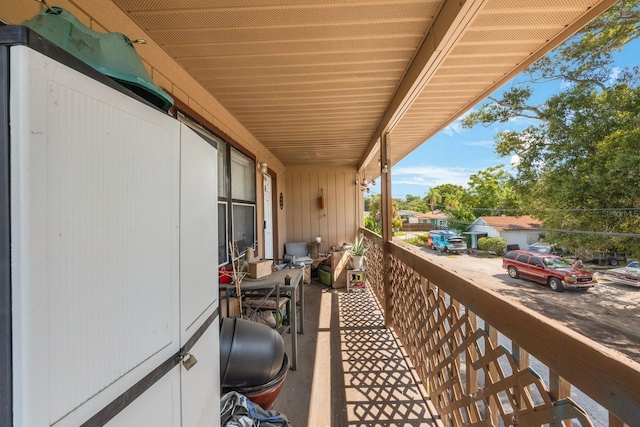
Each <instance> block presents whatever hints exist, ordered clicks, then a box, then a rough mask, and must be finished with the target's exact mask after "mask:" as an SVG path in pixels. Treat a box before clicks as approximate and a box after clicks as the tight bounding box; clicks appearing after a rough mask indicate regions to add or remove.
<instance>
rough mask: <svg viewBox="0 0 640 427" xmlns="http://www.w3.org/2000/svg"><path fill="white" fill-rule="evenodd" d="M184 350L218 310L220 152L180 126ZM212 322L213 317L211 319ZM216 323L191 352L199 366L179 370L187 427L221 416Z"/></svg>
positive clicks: (182, 367)
mask: <svg viewBox="0 0 640 427" xmlns="http://www.w3.org/2000/svg"><path fill="white" fill-rule="evenodd" d="M180 161H181V165H180V166H181V167H180V170H181V173H180V346H181V347H183V346H184V345H185V344H186V343H187V341H188V340H190V339H191V338H192V337H193V336H194V334H196V332H198V329H199V328H200V327H201V326H203V324H205V322H207V320H208V319H209V318H210V317H211V316H212V315H213V313H215V309H216V308H217V307H218V269H217V264H218V261H217V259H218V228H217V227H218V216H217V215H218V170H217V167H218V152H217V150H216V149H215V148H214V147H213V146H211V145H210V144H209V143H208V142H207V141H205V140H204V139H203V138H201V137H200V136H199V135H197V134H196V133H195V132H194V131H192V130H191V129H189V128H188V127H186V126H185V125H181V151H180ZM209 320H210V319H209ZM217 322H218V320H217V319H215V320H214V321H213V324H211V325H210V326H209V327H208V328H207V329H206V332H205V333H204V334H203V335H202V336H201V337H200V338H199V339H198V341H197V342H196V343H195V345H194V346H193V347H192V348H191V349H190V350H189V353H190V354H191V355H192V356H193V357H195V359H194V360H197V361H198V362H197V363H196V364H195V365H193V367H191V368H190V369H189V370H187V369H186V368H185V366H184V365H183V366H181V368H180V369H181V377H180V382H181V386H180V388H181V402H182V405H181V406H182V425H183V426H190V427H191V426H193V427H202V426H213V425H215V421H216V420H218V419H219V418H220V415H219V414H220V408H219V402H220V395H219V388H220V380H219V376H220V362H219V350H218V328H217V324H218V323H217Z"/></svg>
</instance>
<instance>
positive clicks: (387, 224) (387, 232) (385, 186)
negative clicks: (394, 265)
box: [380, 134, 393, 328]
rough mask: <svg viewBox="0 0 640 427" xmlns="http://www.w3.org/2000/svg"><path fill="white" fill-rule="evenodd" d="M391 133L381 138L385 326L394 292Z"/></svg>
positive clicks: (388, 322)
mask: <svg viewBox="0 0 640 427" xmlns="http://www.w3.org/2000/svg"><path fill="white" fill-rule="evenodd" d="M389 145H390V141H389V134H384V135H382V138H381V144H380V148H381V150H380V151H381V161H380V181H381V191H382V195H381V196H380V212H381V213H382V243H383V244H382V278H383V281H384V326H385V327H387V328H390V327H391V326H392V325H393V319H392V309H393V307H392V301H393V297H392V292H391V257H390V255H389V249H388V248H389V243H390V242H391V240H392V239H393V231H392V229H391V224H392V221H393V208H392V205H391V203H392V200H391V173H389V170H388V168H387V172H386V173H384V172H383V170H384V165H387V164H388V162H389Z"/></svg>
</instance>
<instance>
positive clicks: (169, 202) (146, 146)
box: [11, 47, 215, 427]
mask: <svg viewBox="0 0 640 427" xmlns="http://www.w3.org/2000/svg"><path fill="white" fill-rule="evenodd" d="M11 75H12V76H20V78H19V79H12V82H11V116H12V117H13V118H14V120H12V123H11V133H12V141H11V217H12V223H11V233H12V299H13V301H12V305H13V364H14V365H13V367H14V372H13V373H14V396H15V399H14V419H15V423H16V425H20V426H32V427H40V426H49V425H52V424H54V423H55V425H56V426H57V427H58V426H59V427H64V426H72V425H73V426H77V425H79V424H81V423H82V422H83V421H85V420H86V419H88V418H89V417H90V416H92V415H94V414H95V413H96V412H97V411H98V410H100V409H102V408H103V407H105V406H106V405H107V404H109V403H110V402H111V401H113V400H114V399H115V398H116V397H117V396H119V395H120V394H122V393H123V392H124V391H126V390H127V389H129V388H130V387H131V386H133V385H134V384H135V383H136V382H137V381H139V380H140V379H142V378H143V377H144V376H145V375H146V374H147V373H149V372H150V371H151V370H152V369H154V368H155V367H156V366H158V365H160V364H161V363H162V362H164V361H165V360H167V359H168V358H169V357H171V355H173V354H174V353H175V352H177V351H178V350H179V348H180V346H179V335H180V331H179V323H178V320H179V288H178V285H179V234H178V232H179V230H178V227H179V188H180V187H179V185H180V181H179V178H180V177H179V172H180V170H179V168H180V162H179V155H180V133H179V132H180V131H179V124H178V123H177V122H176V121H175V120H173V119H172V118H171V117H169V116H167V115H166V114H163V113H160V112H158V111H157V110H155V109H152V108H150V107H148V106H145V105H143V104H141V103H140V102H137V101H135V100H133V99H131V98H129V97H127V96H126V95H124V94H121V93H119V92H117V91H115V90H113V89H111V88H109V87H107V86H104V85H102V84H101V83H98V82H96V81H94V80H93V79H91V78H89V77H87V76H84V75H82V74H80V73H78V72H76V71H74V70H72V69H70V68H68V67H66V66H64V65H61V64H60V63H57V62H55V61H53V60H51V59H50V58H47V57H45V56H43V55H41V54H39V53H37V52H35V51H33V50H30V49H28V48H26V47H16V48H12V49H11ZM214 260H215V258H214ZM214 264H215V262H214ZM174 403H175V402H172V401H167V402H165V403H164V404H166V405H168V406H172V405H173V404H174ZM175 409H176V410H178V408H175Z"/></svg>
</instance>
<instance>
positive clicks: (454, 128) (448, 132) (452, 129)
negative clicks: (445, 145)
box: [442, 108, 476, 136]
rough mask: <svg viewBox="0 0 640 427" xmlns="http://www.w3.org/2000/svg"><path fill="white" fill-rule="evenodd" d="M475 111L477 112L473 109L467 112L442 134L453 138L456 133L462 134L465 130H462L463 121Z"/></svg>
mask: <svg viewBox="0 0 640 427" xmlns="http://www.w3.org/2000/svg"><path fill="white" fill-rule="evenodd" d="M474 111H476V110H475V109H473V108H472V109H471V110H469V111H467V112H465V113H464V114H463V115H462V116H460V117H458V118H457V119H455V120H454V121H453V122H451V124H450V125H449V126H447V127H446V128H444V129H442V133H444V134H445V135H448V136H453V135H454V134H456V133H462V131H463V129H462V125H461V123H460V122H461V121H462V119H464V118H465V117H466V116H468V115H469V114H471V113H472V112H474Z"/></svg>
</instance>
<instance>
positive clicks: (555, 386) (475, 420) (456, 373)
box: [276, 229, 640, 427]
mask: <svg viewBox="0 0 640 427" xmlns="http://www.w3.org/2000/svg"><path fill="white" fill-rule="evenodd" d="M361 232H362V233H363V234H364V235H365V237H366V239H367V241H368V243H369V245H370V250H369V252H368V257H367V261H366V268H367V279H368V289H367V290H364V291H359V292H352V293H346V292H344V290H332V289H330V288H327V287H323V285H320V284H312V285H311V286H310V288H308V290H307V296H308V297H307V310H308V311H307V312H308V313H309V314H308V315H307V319H306V321H307V325H305V330H306V332H305V335H304V336H302V338H301V341H302V344H301V348H300V350H299V351H300V353H299V354H300V360H301V362H300V363H299V365H298V371H295V372H294V371H292V372H290V374H289V377H288V379H287V382H286V383H285V388H286V390H283V392H282V393H281V395H280V397H279V398H278V401H276V409H277V410H279V411H282V412H283V413H285V414H287V416H288V417H289V418H290V420H291V421H292V422H293V424H294V425H309V426H311V425H332V426H335V425H379V426H387V425H445V426H461V425H491V426H500V425H522V426H525V425H526V426H533V425H536V426H537V425H564V426H571V425H580V426H591V425H608V426H611V427H614V426H616V427H619V426H625V425H628V426H634V425H640V365H639V364H637V363H635V362H632V361H629V360H628V359H625V358H623V357H621V356H619V355H618V354H616V353H615V352H613V351H609V350H607V349H605V348H603V347H601V346H600V345H598V344H596V343H595V342H593V341H591V340H590V339H588V338H587V337H584V336H581V335H579V334H577V333H575V332H573V331H571V330H569V329H568V328H565V327H563V326H561V325H559V324H557V323H556V322H554V321H550V320H548V319H546V318H544V317H542V316H540V315H538V314H536V313H535V312H533V311H531V310H529V309H527V308H525V307H522V306H516V305H512V304H513V303H512V302H508V301H505V300H503V299H502V298H501V297H499V296H497V295H496V294H494V293H492V292H491V291H487V290H485V289H483V288H481V287H479V286H478V285H476V284H474V283H473V282H472V281H469V280H467V279H464V278H461V277H459V276H457V275H456V274H455V273H454V272H451V271H446V270H443V269H442V268H441V267H439V266H436V265H434V264H432V263H430V262H428V261H427V260H426V259H424V257H421V255H420V251H419V250H416V249H415V248H413V247H411V246H409V245H407V244H405V243H403V242H399V241H398V242H396V241H394V242H390V243H388V244H387V245H386V248H387V251H386V254H385V251H384V250H383V245H382V239H381V237H380V236H377V235H375V234H373V233H371V232H369V231H368V230H364V229H362V230H361ZM387 263H388V264H387ZM385 265H388V267H387V268H386V269H385V268H384V267H385ZM385 270H386V271H388V273H387V274H384V271H385ZM385 283H387V284H385ZM386 301H389V302H388V303H385V302H386ZM385 313H386V317H385ZM385 324H386V325H387V326H388V328H387V327H385ZM558 343H563V344H562V349H561V350H560V349H559V348H558ZM541 364H542V367H540V366H541ZM533 366H535V368H534V367H533ZM543 373H544V374H543ZM585 396H587V397H585ZM585 400H586V401H588V402H589V405H590V411H591V413H586V412H585V411H584V410H583V409H582V407H581V406H580V405H581V404H583V403H582V402H584V401H585ZM592 407H595V408H597V409H596V410H595V411H593V410H592V409H591V408H592Z"/></svg>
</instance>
